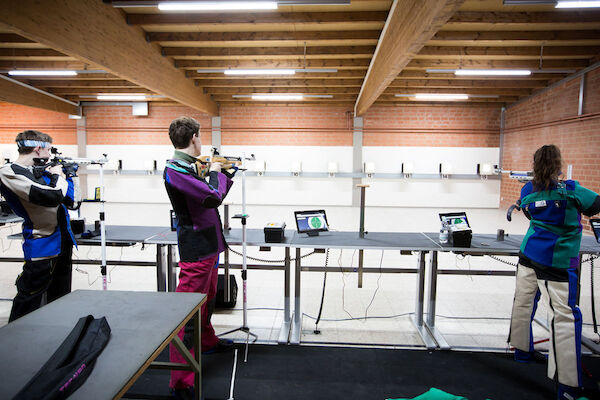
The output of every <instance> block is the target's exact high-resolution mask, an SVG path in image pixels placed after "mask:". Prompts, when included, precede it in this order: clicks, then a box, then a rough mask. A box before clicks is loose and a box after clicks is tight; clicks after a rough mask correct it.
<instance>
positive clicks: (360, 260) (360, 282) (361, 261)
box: [358, 249, 365, 289]
mask: <svg viewBox="0 0 600 400" xmlns="http://www.w3.org/2000/svg"><path fill="white" fill-rule="evenodd" d="M364 253H365V251H364V250H363V249H360V250H358V288H359V289H360V288H362V287H363V264H364V255H365V254H364Z"/></svg>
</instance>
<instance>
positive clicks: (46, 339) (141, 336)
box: [0, 290, 206, 399]
mask: <svg viewBox="0 0 600 400" xmlns="http://www.w3.org/2000/svg"><path fill="white" fill-rule="evenodd" d="M205 297H206V296H205V295H204V294H200V293H165V292H158V293H155V292H121V291H93V290H78V291H75V292H73V293H70V294H68V295H66V296H64V297H62V298H60V299H58V300H56V301H54V302H52V303H50V304H48V305H46V306H44V307H42V308H40V309H39V310H36V311H34V312H32V313H30V314H28V315H26V316H24V317H22V318H20V319H18V320H16V321H14V322H11V323H10V324H8V325H6V326H4V327H2V328H0V348H1V349H2V351H0V374H1V375H2V384H1V385H0V398H2V399H10V398H12V397H13V396H14V395H15V394H16V393H17V392H18V391H19V390H20V389H21V388H22V387H23V386H24V385H25V384H26V383H27V382H28V381H29V379H31V377H33V376H34V375H35V374H36V372H37V371H38V369H39V368H40V367H41V366H42V365H43V364H44V363H45V362H46V361H47V360H48V358H50V356H51V355H52V354H53V353H54V351H56V349H57V348H58V347H59V345H60V344H61V343H62V341H63V340H64V339H65V338H66V337H67V335H68V334H69V333H70V332H71V330H72V329H73V327H74V326H75V324H76V322H77V321H78V320H79V318H81V317H84V316H86V315H88V314H91V315H93V316H94V317H95V318H100V317H102V316H105V317H106V319H107V321H108V323H109V325H110V327H111V337H110V341H109V342H108V344H107V346H106V348H105V349H104V351H103V352H102V354H100V356H99V357H98V359H97V361H96V365H95V367H94V369H93V371H92V373H91V375H90V376H89V377H88V379H87V380H86V381H85V383H84V384H83V386H81V387H80V388H79V389H78V390H77V391H75V392H74V393H73V395H72V396H71V397H70V398H72V399H111V398H113V397H114V396H116V395H117V394H118V393H119V392H120V391H121V389H122V388H123V387H125V386H126V385H128V383H129V384H130V382H129V381H130V380H131V379H132V378H133V377H134V376H135V375H136V373H137V372H138V371H141V370H143V369H144V368H145V367H147V365H146V363H147V362H148V361H149V360H152V359H153V358H155V357H156V356H157V355H158V354H159V352H160V351H161V350H162V349H163V348H165V347H166V346H167V345H168V341H167V339H168V338H170V337H171V336H172V335H174V334H176V332H177V327H178V326H179V325H180V324H181V323H182V322H183V321H184V320H185V319H186V318H188V317H189V316H190V315H192V313H193V312H194V311H195V310H197V309H198V307H199V305H200V304H201V303H202V302H203V301H204V299H205ZM131 383H132V382H131Z"/></svg>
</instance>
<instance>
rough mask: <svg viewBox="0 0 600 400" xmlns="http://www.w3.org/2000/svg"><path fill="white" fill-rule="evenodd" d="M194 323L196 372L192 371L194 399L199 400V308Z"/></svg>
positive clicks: (200, 384) (200, 396)
mask: <svg viewBox="0 0 600 400" xmlns="http://www.w3.org/2000/svg"><path fill="white" fill-rule="evenodd" d="M193 321H194V358H195V359H196V362H197V363H198V371H194V372H195V374H194V384H195V385H194V386H195V388H194V389H195V390H194V398H195V400H200V399H201V398H202V359H201V357H202V351H201V350H202V343H201V327H202V315H200V308H198V312H197V313H196V315H194V317H193Z"/></svg>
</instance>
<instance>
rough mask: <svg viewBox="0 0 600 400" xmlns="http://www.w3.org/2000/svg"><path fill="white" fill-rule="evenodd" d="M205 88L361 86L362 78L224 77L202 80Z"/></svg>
mask: <svg viewBox="0 0 600 400" xmlns="http://www.w3.org/2000/svg"><path fill="white" fill-rule="evenodd" d="M202 84H203V85H204V87H205V88H209V87H219V86H220V87H286V86H299V87H316V86H329V87H335V86H338V87H340V86H341V87H360V85H361V84H362V79H323V80H318V79H310V80H303V79H287V80H277V81H275V80H271V79H246V80H244V81H237V80H236V81H226V80H222V79H206V80H204V81H202Z"/></svg>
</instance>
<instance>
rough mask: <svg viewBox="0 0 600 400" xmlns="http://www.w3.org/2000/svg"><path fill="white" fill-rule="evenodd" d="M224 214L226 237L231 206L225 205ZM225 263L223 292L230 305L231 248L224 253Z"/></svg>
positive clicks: (224, 232)
mask: <svg viewBox="0 0 600 400" xmlns="http://www.w3.org/2000/svg"><path fill="white" fill-rule="evenodd" d="M223 211H224V212H223V214H224V215H225V219H224V221H223V234H224V235H225V236H227V235H229V230H230V229H231V228H230V227H229V204H225V205H224V206H223ZM224 253H225V254H224V260H223V261H224V262H223V266H224V268H223V290H224V292H225V296H224V301H225V303H229V302H230V301H231V293H230V291H231V288H230V287H229V267H230V264H229V248H227V247H225V252H224Z"/></svg>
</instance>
